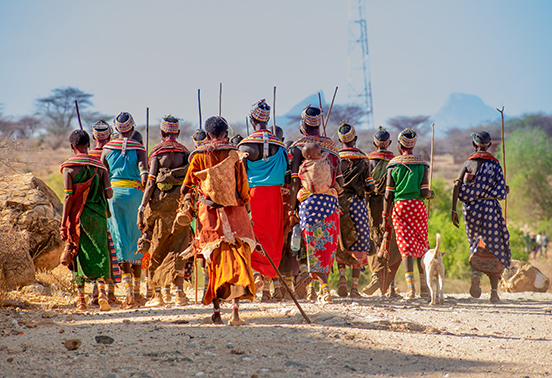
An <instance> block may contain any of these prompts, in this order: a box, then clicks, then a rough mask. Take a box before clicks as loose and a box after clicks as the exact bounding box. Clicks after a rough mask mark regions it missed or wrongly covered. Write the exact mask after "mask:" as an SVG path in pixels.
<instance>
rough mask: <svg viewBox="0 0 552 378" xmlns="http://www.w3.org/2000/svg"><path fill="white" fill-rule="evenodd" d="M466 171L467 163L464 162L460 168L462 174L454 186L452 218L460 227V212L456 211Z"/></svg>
mask: <svg viewBox="0 0 552 378" xmlns="http://www.w3.org/2000/svg"><path fill="white" fill-rule="evenodd" d="M465 173H466V165H465V164H464V165H463V166H462V169H461V170H460V174H459V175H458V177H457V178H456V179H455V180H454V187H453V188H452V210H451V220H452V224H454V225H455V226H456V228H459V227H460V221H459V220H458V213H457V212H456V206H457V204H458V196H459V195H460V188H462V179H463V177H464V174H465Z"/></svg>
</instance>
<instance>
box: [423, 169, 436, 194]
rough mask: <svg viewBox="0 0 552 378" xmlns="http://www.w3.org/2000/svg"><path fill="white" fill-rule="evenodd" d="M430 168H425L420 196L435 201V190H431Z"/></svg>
mask: <svg viewBox="0 0 552 378" xmlns="http://www.w3.org/2000/svg"><path fill="white" fill-rule="evenodd" d="M428 177H429V168H428V167H427V166H424V175H423V177H422V184H421V187H420V195H421V196H422V198H425V199H433V197H435V193H434V192H433V190H431V189H429V178H428Z"/></svg>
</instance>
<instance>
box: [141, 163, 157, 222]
mask: <svg viewBox="0 0 552 378" xmlns="http://www.w3.org/2000/svg"><path fill="white" fill-rule="evenodd" d="M158 173H159V159H158V158H157V157H154V158H153V159H152V161H151V167H150V169H149V174H148V180H147V183H146V189H145V190H144V195H143V196H142V202H141V203H140V207H139V208H138V219H137V221H136V224H137V225H138V228H139V229H140V230H142V229H143V228H144V209H145V207H146V205H147V204H148V203H149V201H150V200H151V196H152V194H153V191H154V190H155V179H156V177H157V174H158Z"/></svg>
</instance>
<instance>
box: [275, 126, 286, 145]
mask: <svg viewBox="0 0 552 378" xmlns="http://www.w3.org/2000/svg"><path fill="white" fill-rule="evenodd" d="M276 137H277V138H278V139H280V140H281V141H282V142H283V141H284V139H285V138H284V129H282V128H281V127H280V126H276Z"/></svg>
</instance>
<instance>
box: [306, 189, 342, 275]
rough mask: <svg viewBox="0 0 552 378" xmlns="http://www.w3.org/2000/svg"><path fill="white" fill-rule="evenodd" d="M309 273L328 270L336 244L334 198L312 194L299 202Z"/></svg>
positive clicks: (336, 219) (337, 227) (336, 216)
mask: <svg viewBox="0 0 552 378" xmlns="http://www.w3.org/2000/svg"><path fill="white" fill-rule="evenodd" d="M299 218H300V219H301V222H300V226H301V230H302V231H303V239H304V241H305V247H306V251H307V261H308V269H309V272H310V273H329V272H330V270H331V269H332V265H333V262H334V258H335V253H336V251H337V245H338V243H339V211H338V203H337V198H335V197H333V196H330V195H327V194H313V195H311V196H310V197H308V198H307V199H306V200H304V201H303V202H301V204H300V205H299Z"/></svg>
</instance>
